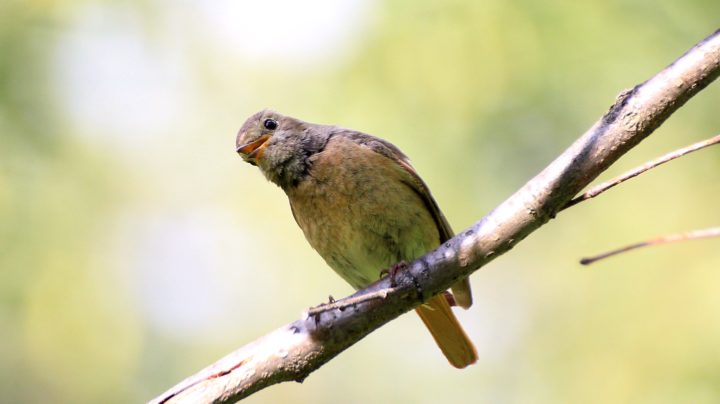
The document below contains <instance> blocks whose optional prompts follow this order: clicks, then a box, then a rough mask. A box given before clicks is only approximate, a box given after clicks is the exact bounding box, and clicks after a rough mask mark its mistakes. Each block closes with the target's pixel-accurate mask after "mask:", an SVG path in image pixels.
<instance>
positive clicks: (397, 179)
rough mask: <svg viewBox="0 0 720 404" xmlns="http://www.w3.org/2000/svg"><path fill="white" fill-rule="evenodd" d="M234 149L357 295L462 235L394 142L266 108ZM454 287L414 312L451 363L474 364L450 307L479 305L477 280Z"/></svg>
mask: <svg viewBox="0 0 720 404" xmlns="http://www.w3.org/2000/svg"><path fill="white" fill-rule="evenodd" d="M235 146H236V151H237V153H238V154H239V155H240V156H241V157H242V158H243V160H244V161H246V162H247V163H250V164H252V165H254V166H257V167H258V168H259V169H260V171H261V172H262V174H263V175H264V176H265V177H266V178H267V179H268V180H269V181H270V182H272V183H274V184H276V185H277V186H279V187H280V188H281V189H282V190H283V191H284V192H285V194H286V195H287V197H288V200H289V202H290V209H291V211H292V215H293V217H294V218H295V221H296V222H297V224H298V225H299V227H300V228H301V229H302V232H303V234H304V235H305V238H306V239H307V241H308V242H309V243H310V245H311V246H312V248H313V249H315V250H316V251H317V252H318V253H319V254H320V256H322V258H323V259H324V260H325V262H326V263H327V264H328V266H330V267H331V268H332V269H333V270H334V271H335V272H336V273H337V274H338V275H340V277H342V278H343V279H344V280H345V281H347V282H348V283H349V284H350V285H351V286H352V287H353V288H355V289H361V288H363V287H365V286H368V285H369V284H371V283H373V282H375V281H377V280H378V279H379V278H380V276H381V274H382V273H383V272H384V271H387V270H388V269H391V270H392V269H397V265H402V263H403V262H409V261H411V260H413V259H415V258H418V257H420V256H422V255H424V254H425V253H427V252H429V251H431V250H433V249H435V248H437V247H438V246H439V245H440V244H441V243H443V242H445V241H447V240H448V239H450V238H451V237H452V236H453V231H452V229H451V228H450V224H449V223H448V221H447V219H446V218H445V216H444V215H443V213H442V212H441V210H440V208H439V207H438V204H437V202H436V201H435V199H434V198H433V197H432V195H431V193H430V190H429V188H428V186H427V185H426V184H425V182H424V181H423V180H422V179H421V178H420V176H419V175H418V174H417V172H416V171H415V169H414V168H413V167H412V165H411V164H410V160H409V159H408V157H407V156H406V155H405V154H403V152H402V151H400V149H399V148H397V147H396V146H394V145H393V144H392V143H390V142H388V141H386V140H383V139H381V138H378V137H375V136H372V135H369V134H365V133H362V132H358V131H354V130H350V129H344V128H341V127H338V126H333V125H321V124H313V123H309V122H304V121H302V120H299V119H296V118H293V117H290V116H284V115H282V114H280V113H277V112H275V111H272V110H269V109H265V110H262V111H260V112H257V113H255V114H253V115H252V116H250V117H249V118H248V119H247V120H246V121H245V123H244V124H243V125H242V127H241V128H240V130H239V131H238V134H237V138H236V145H235ZM398 263H400V264H398ZM391 274H392V271H391ZM451 290H452V295H451V294H450V293H449V292H445V293H441V294H438V295H436V296H434V297H432V298H430V299H429V300H428V301H427V302H425V303H424V304H422V305H420V306H418V307H417V308H416V309H415V311H416V312H417V314H418V315H419V316H420V318H421V320H422V321H423V323H424V324H425V326H426V327H427V328H428V329H429V331H430V333H431V335H432V337H433V338H434V340H435V342H436V344H437V345H438V346H439V347H440V350H441V351H442V353H443V354H444V355H445V357H446V358H447V360H448V361H449V362H450V364H451V365H452V366H454V367H456V368H465V367H467V366H468V365H471V364H473V363H475V362H476V361H477V351H476V349H475V346H474V345H473V343H472V341H471V340H470V338H469V337H468V336H467V334H466V333H465V331H464V330H463V328H462V326H461V325H460V323H459V321H458V319H457V317H456V316H455V314H454V313H453V312H452V310H451V304H453V305H457V306H460V307H462V308H465V309H467V308H468V307H470V305H471V304H472V293H471V290H470V282H469V280H468V279H467V278H465V279H463V280H460V281H458V282H457V283H456V284H455V285H453V286H452V287H451Z"/></svg>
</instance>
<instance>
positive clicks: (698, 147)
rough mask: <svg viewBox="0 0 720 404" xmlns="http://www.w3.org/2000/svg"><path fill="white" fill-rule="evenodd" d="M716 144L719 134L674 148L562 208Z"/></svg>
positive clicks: (583, 194)
mask: <svg viewBox="0 0 720 404" xmlns="http://www.w3.org/2000/svg"><path fill="white" fill-rule="evenodd" d="M716 144H720V135H715V136H713V137H711V138H710V139H705V140H703V141H701V142H697V143H693V144H691V145H690V146H686V147H683V148H682V149H677V150H674V151H672V152H670V153H667V154H665V155H663V156H660V157H658V158H656V159H654V160H650V161H648V162H647V163H645V164H643V165H641V166H640V167H635V168H634V169H632V170H630V171H628V172H626V173H624V174H622V175H619V176H617V177H615V178H613V179H611V180H608V181H605V182H603V183H602V184H600V185H596V186H594V187H592V188H591V189H589V190H587V191H585V192H583V193H582V194H581V195H578V196H576V197H575V198H573V199H572V200H570V202H568V203H567V204H566V205H565V206H564V207H563V209H567V208H569V207H571V206H575V205H577V204H578V203H580V202H582V201H586V200H588V199H591V198H594V197H596V196H598V195H600V194H601V193H603V192H605V191H607V190H608V189H610V188H612V187H614V186H615V185H619V184H621V183H623V182H625V181H627V180H629V179H631V178H635V177H637V176H638V175H640V174H642V173H644V172H645V171H648V170H651V169H653V168H655V167H657V166H660V165H662V164H665V163H667V162H669V161H672V160H675V159H676V158H678V157H682V156H684V155H686V154H689V153H692V152H694V151H698V150H701V149H704V148H706V147H709V146H713V145H716Z"/></svg>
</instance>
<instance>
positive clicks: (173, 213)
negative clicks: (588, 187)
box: [0, 0, 720, 403]
mask: <svg viewBox="0 0 720 404" xmlns="http://www.w3.org/2000/svg"><path fill="white" fill-rule="evenodd" d="M718 15H720V2H717V1H712V0H707V1H701V0H696V1H685V2H677V1H674V0H658V1H642V0H638V1H629V2H622V1H606V2H574V3H573V2H564V1H544V2H536V1H527V0H515V1H497V0H495V1H470V0H468V1H445V2H435V1H429V0H423V1H413V2H410V1H404V2H403V1H387V2H382V1H361V0H355V1H332V0H325V1H305V2H296V1H292V0H286V1H281V0H273V1H264V2H245V1H231V0H225V1H213V2H201V1H182V2H169V1H159V0H155V1H140V2H131V1H115V2H108V1H105V2H102V1H93V0H76V1H62V0H60V1H42V0H36V1H18V0H7V1H4V2H2V3H1V4H0V220H1V221H0V335H1V336H2V343H0V395H2V399H1V400H0V401H3V402H8V403H20V402H39V401H48V400H49V401H52V402H63V403H89V402H108V403H127V402H142V401H146V400H148V399H150V398H152V397H154V396H155V395H157V394H159V393H161V392H162V391H164V390H165V389H167V388H169V387H170V386H171V385H173V384H175V383H176V382H178V381H179V380H181V379H182V378H184V377H185V376H187V375H189V374H191V373H194V372H195V371H196V370H199V369H200V368H201V367H203V366H205V365H207V364H209V363H211V362H212V361H214V360H215V359H217V358H219V357H220V356H222V355H223V354H225V353H227V352H229V351H231V350H233V349H235V348H237V347H239V346H241V345H243V344H245V343H247V342H249V341H251V340H253V339H255V338H257V337H259V336H261V335H263V334H265V333H266V332H269V331H270V330H273V329H275V328H277V327H278V326H280V325H282V324H284V323H286V322H288V321H290V320H293V319H295V318H297V316H298V315H299V313H300V311H301V310H302V309H303V308H305V307H308V306H310V305H314V304H317V303H320V302H321V301H323V300H325V299H326V297H327V295H328V294H332V295H333V296H336V297H340V296H343V295H346V294H348V293H349V292H350V291H351V290H350V288H349V286H348V285H346V284H344V282H343V281H341V280H340V278H338V277H337V276H336V275H334V273H333V272H332V271H331V270H330V269H328V268H327V267H326V265H325V264H324V262H323V261H322V260H321V259H320V258H319V257H318V256H317V255H316V254H315V252H314V251H312V250H311V248H310V247H309V246H308V244H307V243H306V242H305V240H304V238H303V236H302V234H301V232H300V230H299V229H298V228H297V226H296V225H295V223H294V221H293V219H292V216H291V214H290V210H289V208H288V204H287V201H286V198H285V196H284V195H283V194H282V192H281V191H280V190H279V189H278V188H276V187H275V186H273V185H272V184H270V183H267V182H266V181H265V179H264V178H263V177H262V175H261V174H260V173H259V172H258V171H257V169H255V168H254V167H251V166H250V165H248V164H244V163H243V162H242V161H241V159H239V158H238V157H237V156H236V154H235V151H234V148H235V147H234V140H235V139H234V137H235V132H236V131H237V129H238V128H239V126H240V125H241V124H242V123H243V121H244V120H245V118H246V117H248V116H249V115H250V114H252V113H254V112H255V111H257V110H260V109H262V108H266V107H270V108H273V109H276V110H278V111H280V112H283V113H285V114H288V115H292V116H296V117H299V118H301V119H304V120H308V121H311V122H318V123H333V124H337V125H341V126H345V127H350V128H354V129H357V130H361V131H364V132H368V133H372V134H376V135H378V136H381V137H384V138H386V139H389V140H390V141H392V142H393V143H395V144H397V145H398V146H399V147H401V148H402V149H403V150H404V151H405V152H406V153H407V154H408V155H409V156H410V157H411V158H412V159H413V162H414V165H415V167H416V168H417V170H418V171H419V172H420V174H421V175H422V176H423V177H424V178H425V180H426V181H427V182H428V183H429V185H430V187H431V188H432V190H433V193H434V195H435V197H436V199H437V200H438V202H439V204H440V206H441V207H442V208H443V210H444V211H445V214H446V215H447V217H448V218H449V220H450V222H451V223H452V224H453V226H454V227H455V229H456V230H461V229H463V228H465V227H467V226H469V225H471V224H472V223H473V222H474V221H476V220H478V219H479V218H480V217H482V215H483V214H485V213H486V212H487V211H489V210H490V209H492V208H493V207H494V206H495V205H497V204H498V203H499V202H501V201H502V200H503V199H504V198H506V197H507V196H509V195H510V194H511V193H512V192H513V191H514V190H515V189H517V188H518V187H519V186H521V185H522V184H523V183H524V182H525V181H527V180H528V179H529V178H531V177H532V176H533V175H534V174H536V173H537V172H538V171H539V170H540V169H541V168H542V167H544V165H546V164H547V163H548V162H549V161H550V160H551V159H553V158H554V157H555V156H556V155H557V154H558V153H560V152H561V151H562V150H563V149H564V148H565V147H566V146H567V145H568V144H570V142H572V141H573V140H574V139H575V138H576V137H577V136H578V135H579V134H581V133H582V132H583V131H584V130H585V129H587V128H588V127H589V126H590V125H591V124H592V123H593V122H594V121H595V120H596V119H597V118H598V117H599V116H600V115H601V114H602V113H603V112H604V111H605V110H606V109H607V107H608V106H609V105H610V104H611V103H612V101H613V100H614V97H615V96H616V95H617V94H618V93H619V92H620V91H621V90H622V89H624V88H628V87H631V86H633V85H635V84H636V83H639V82H641V81H643V80H645V79H647V78H648V77H650V76H651V75H653V74H655V73H656V72H658V71H659V70H660V69H662V68H663V67H664V66H666V65H667V64H669V63H670V62H671V61H672V60H674V59H675V58H676V57H678V56H679V55H681V54H682V53H683V52H685V51H686V50H687V49H688V48H689V47H691V46H692V45H693V44H694V43H696V42H697V41H699V40H700V39H702V38H703V37H705V36H707V35H708V34H710V33H711V32H712V31H713V30H715V29H716V28H717V26H718V19H717V16H718ZM718 105H720V84H718V83H715V84H713V85H711V87H709V88H708V89H707V90H705V91H704V92H702V93H701V94H699V95H698V96H697V97H696V98H694V99H693V100H692V101H690V102H689V103H688V104H687V105H686V106H685V107H684V108H683V109H682V110H681V111H680V112H678V113H677V114H676V115H675V116H673V117H672V118H671V119H670V120H669V121H668V122H667V123H666V124H665V125H664V126H663V127H662V128H660V130H658V132H657V133H656V134H655V135H654V136H652V137H651V138H649V139H648V140H647V141H645V142H644V143H643V144H642V145H640V146H639V147H638V148H636V149H635V150H633V151H632V152H631V153H630V154H629V155H627V156H626V157H625V158H624V159H622V160H621V161H620V162H619V163H618V164H617V165H616V166H614V167H613V168H612V169H611V170H610V172H609V173H607V175H606V176H605V178H607V177H608V176H610V175H613V174H618V173H620V172H622V171H624V170H626V169H628V168H631V167H633V166H635V165H637V164H640V163H642V162H644V161H646V160H648V159H650V158H653V157H656V156H658V155H659V154H661V153H664V152H666V151H669V150H672V149H674V148H677V147H680V146H683V145H686V144H689V143H692V142H694V141H697V140H700V139H703V138H706V137H709V136H710V135H713V134H715V133H717V132H718V131H719V130H720V114H719V113H718ZM719 171H720V150H705V151H702V152H699V153H697V154H695V155H692V156H691V157H686V158H684V159H682V160H679V161H676V162H673V163H671V164H670V165H667V166H663V168H659V169H657V170H655V171H653V172H651V173H648V174H646V175H643V176H642V177H640V178H639V179H636V180H634V181H632V182H630V183H627V184H625V185H623V186H621V187H619V188H617V189H615V190H613V191H611V192H609V193H608V194H606V195H603V196H601V197H599V198H598V199H595V200H593V201H590V202H587V203H583V204H582V205H579V206H577V207H575V208H573V209H571V210H570V211H568V212H564V213H562V214H561V215H560V216H559V217H558V218H557V220H554V221H552V222H551V223H549V224H548V225H547V226H545V227H543V228H542V229H540V230H539V231H537V232H536V233H535V234H533V235H532V236H531V237H530V238H529V239H527V240H525V241H524V242H523V243H521V244H520V245H519V246H518V247H516V248H515V249H514V250H513V251H511V252H510V253H509V254H507V255H506V256H503V257H501V258H499V259H497V260H496V261H494V262H493V263H492V264H491V265H489V266H488V267H486V268H484V269H483V270H481V271H479V272H477V273H476V274H475V275H473V277H472V279H473V286H474V293H475V296H476V303H475V305H474V306H473V308H472V309H471V310H469V311H467V312H462V313H460V314H459V315H460V317H461V320H462V322H463V323H464V324H466V325H467V330H468V332H469V334H470V336H471V338H472V339H473V340H474V341H475V342H476V344H477V347H478V350H479V354H480V361H479V363H478V364H477V365H476V366H474V367H472V368H470V369H467V370H465V371H457V370H455V369H453V368H451V367H450V366H449V365H448V364H447V363H446V361H445V359H444V358H443V357H442V355H441V354H440V353H439V351H438V350H437V349H436V348H435V347H434V345H433V342H432V340H431V338H430V337H429V334H427V335H426V333H425V331H424V330H423V327H422V325H421V323H420V321H418V319H417V318H415V316H410V315H409V316H404V317H402V318H400V319H399V320H398V321H395V322H393V323H391V324H389V325H387V326H386V327H383V328H382V329H381V330H379V331H377V332H375V333H374V334H372V335H371V336H369V337H368V338H366V339H365V340H363V341H362V342H361V343H359V344H357V345H356V346H354V347H352V348H351V349H350V350H348V351H347V352H346V353H345V354H343V355H341V356H340V357H338V358H337V359H336V360H334V361H332V362H331V363H330V364H328V365H327V366H325V367H323V368H322V369H320V370H319V371H317V372H316V373H314V374H312V375H311V376H310V377H309V378H308V379H307V380H306V381H305V383H304V384H302V385H300V384H289V383H288V384H283V385H279V386H275V387H272V388H269V389H267V390H265V391H262V392H260V393H258V394H256V395H254V396H252V397H251V398H250V399H248V400H247V402H249V403H279V402H293V403H336V402H343V403H367V402H394V403H434V402H455V403H466V402H484V403H530V402H531V403H558V402H584V403H607V402H634V403H641V402H647V403H677V402H693V403H716V402H719V401H720V343H719V341H720V271H718V269H720V249H719V248H717V245H718V240H706V241H698V242H690V243H684V244H679V245H672V246H667V247H662V248H656V249H649V250H645V251H639V252H635V253H631V254H627V255H625V256H621V257H616V258H612V259H609V260H607V261H605V262H602V263H599V264H597V265H595V266H593V267H592V268H591V269H585V268H582V267H580V265H579V264H577V261H578V259H579V258H580V257H582V256H586V255H590V254H594V253H598V252H601V251H604V250H607V249H610V248H613V247H616V246H619V245H622V244H625V243H628V242H634V241H637V240H641V239H646V238H649V237H652V236H655V235H659V234H665V233H672V232H677V231H684V230H689V229H694V228H703V227H708V226H711V225H717V223H718V202H717V201H718V198H720V189H719V187H718V183H719V179H720V177H719V176H718V172H719Z"/></svg>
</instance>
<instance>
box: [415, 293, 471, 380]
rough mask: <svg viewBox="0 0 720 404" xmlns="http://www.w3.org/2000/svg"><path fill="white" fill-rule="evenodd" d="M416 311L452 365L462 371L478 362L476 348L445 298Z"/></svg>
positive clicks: (433, 301) (422, 306)
mask: <svg viewBox="0 0 720 404" xmlns="http://www.w3.org/2000/svg"><path fill="white" fill-rule="evenodd" d="M415 311H416V312H417V314H418V315H419V316H420V318H421V319H422V321H423V323H425V326H426V327H427V328H428V330H430V333H431V334H432V336H433V338H434V339H435V342H436V343H437V345H438V346H439V347H440V350H441V351H442V353H443V354H444V355H445V357H446V358H447V359H448V361H449V362H450V364H451V365H453V366H455V367H456V368H460V369H461V368H464V367H466V366H468V365H472V364H473V363H475V362H476V361H477V351H475V346H474V345H473V343H472V342H471V341H470V339H469V338H468V336H467V335H466V334H465V331H464V330H463V329H462V326H461V325H460V323H459V322H458V319H457V317H455V314H453V312H452V310H451V309H450V305H449V304H448V302H447V300H446V299H445V296H443V295H442V294H440V295H437V296H435V297H433V298H432V299H430V300H428V301H427V302H426V303H425V304H423V305H421V306H419V307H418V308H416V309H415Z"/></svg>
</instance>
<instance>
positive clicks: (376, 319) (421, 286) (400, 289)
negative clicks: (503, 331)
mask: <svg viewBox="0 0 720 404" xmlns="http://www.w3.org/2000/svg"><path fill="white" fill-rule="evenodd" d="M718 75H720V30H718V31H716V32H715V33H713V34H712V35H710V36H709V37H707V38H706V39H704V40H703V41H702V42H700V43H698V44H697V45H696V46H695V47H693V48H692V49H690V50H689V51H688V52H687V53H685V54H684V55H683V56H681V57H680V58H678V59H677V60H676V61H675V62H673V63H672V64H671V65H670V66H668V67H667V68H665V69H664V70H662V71H661V72H660V73H658V74H657V75H655V76H654V77H652V78H651V79H649V80H648V81H646V82H644V83H642V84H640V85H637V86H636V87H634V88H632V89H630V90H626V91H623V92H622V93H621V94H620V95H619V96H618V97H617V99H616V100H615V103H614V104H613V105H612V106H611V107H610V109H609V110H608V111H607V112H606V113H605V114H604V115H603V116H602V118H600V120H599V121H598V122H596V123H595V124H594V125H593V126H592V127H591V128H590V129H589V130H588V131H587V132H585V134H583V135H582V136H581V137H580V138H579V139H578V140H576V141H575V143H573V144H572V145H571V146H570V147H569V148H568V149H567V150H565V151H564V152H563V153H562V154H561V155H560V156H559V157H557V158H556V159H555V161H553V162H552V163H550V165H549V166H547V167H546V168H545V169H544V170H543V171H542V172H541V173H540V174H538V175H537V176H536V177H535V178H533V179H532V180H530V181H529V182H528V183H527V184H525V185H524V186H523V187H522V188H521V189H520V190H518V191H517V192H516V193H515V194H513V195H512V196H511V197H510V198H508V199H507V200H506V201H505V202H503V203H502V204H501V205H499V206H498V207H497V208H495V209H494V210H493V211H492V212H490V213H489V214H488V215H487V216H485V217H484V218H483V219H482V220H480V221H479V222H477V223H475V224H474V225H473V226H472V227H470V228H468V229H466V230H464V231H462V232H460V233H459V234H458V235H457V236H455V237H454V238H452V239H451V240H449V241H448V242H446V243H445V244H443V245H442V246H440V247H439V248H438V249H436V250H434V251H431V252H430V253H428V254H426V255H425V256H423V257H421V258H419V259H417V260H415V261H413V262H411V263H409V264H408V268H407V270H406V271H403V272H401V273H399V274H398V276H397V277H396V283H397V284H396V285H395V286H394V287H391V285H390V282H389V280H388V279H383V280H380V281H378V282H376V283H374V284H372V285H370V286H369V287H367V288H365V289H363V290H360V291H358V292H357V293H355V294H353V295H352V296H350V297H348V298H346V299H342V300H339V301H337V302H334V303H332V304H331V305H328V306H327V307H322V306H321V307H319V308H314V309H312V312H309V311H306V312H305V313H304V314H303V316H302V318H300V319H298V320H296V321H294V322H292V323H290V324H287V325H285V326H283V327H281V328H279V329H278V330H276V331H274V332H272V333H270V334H268V335H266V336H264V337H262V338H260V339H258V340H256V341H255V342H252V343H251V344H249V345H247V346H245V347H242V348H240V349H238V350H237V351H235V352H233V353H230V354H229V355H227V356H226V357H224V358H222V359H220V360H219V361H218V362H216V363H214V364H212V365H210V366H208V367H207V368H205V369H203V370H202V371H200V372H199V373H197V374H195V375H193V376H190V377H189V378H187V379H186V380H184V381H182V382H180V383H179V384H178V385H176V386H175V387H173V388H171V389H170V390H168V391H167V392H166V393H164V394H162V395H160V396H159V397H157V398H155V399H154V400H152V403H170V402H172V403H190V402H192V403H226V402H234V401H237V400H240V399H242V398H244V397H247V396H249V395H250V394H252V393H254V392H256V391H258V390H261V389H263V388H265V387H268V386H270V385H273V384H275V383H279V382H283V381H293V380H294V381H298V382H299V381H302V380H303V379H304V378H305V377H307V376H308V375H309V374H310V373H311V372H313V371H314V370H315V369H317V368H319V367H320V366H322V365H323V364H325V363H326V362H328V361H329V360H331V359H332V358H333V357H335V356H336V355H338V354H339V353H340V352H342V351H344V350H345V349H347V348H348V347H350V346H351V345H353V344H355V343H356V342H358V341H359V340H361V339H362V338H363V337H365V336H366V335H368V334H369V333H370V332H372V331H373V330H375V329H377V328H378V327H380V326H382V325H383V324H385V323H387V322H389V321H391V320H393V319H394V318H396V317H398V316H399V315H401V314H403V313H405V312H407V311H410V310H411V309H413V308H414V307H416V306H417V305H419V304H421V303H422V302H423V301H425V300H427V299H428V298H430V297H431V296H433V295H435V294H437V293H440V292H442V291H444V290H446V289H448V288H449V287H450V285H452V284H454V283H455V282H456V281H457V280H458V279H461V278H462V277H465V276H468V275H470V274H471V273H472V272H474V271H476V270H477V269H479V268H481V267H482V266H484V265H485V264H487V263H488V262H490V261H492V260H493V259H495V258H496V257H498V256H500V255H502V254H504V253H505V252H507V251H509V250H510V249H511V248H513V247H514V246H515V245H516V244H517V243H518V242H520V241H521V240H522V239H524V238H525V237H526V236H527V235H529V234H530V233H532V232H533V231H534V230H536V229H538V228H539V227H540V226H542V225H543V224H545V223H547V222H548V221H549V220H550V219H552V218H554V217H555V215H556V214H557V213H558V212H559V211H560V210H561V209H562V207H563V206H565V205H566V204H567V203H568V201H570V200H571V198H572V197H573V196H574V195H576V194H578V193H579V192H580V191H581V190H582V189H583V188H585V187H586V186H587V185H588V184H589V183H590V182H591V181H592V180H593V179H595V178H596V177H597V176H598V175H599V174H600V173H602V172H603V171H604V170H605V169H607V168H608V167H609V166H610V165H611V164H613V163H614V162H615V161H616V160H617V159H619V158H620V157H621V156H622V155H623V154H625V153H626V152H627V151H629V150H630V149H631V148H633V147H634V146H636V145H637V144H638V143H640V141H642V140H643V139H645V138H646V137H647V136H649V135H650V134H651V133H652V132H653V131H654V130H655V129H656V128H657V127H659V126H660V125H661V124H662V123H663V122H664V121H665V120H666V119H667V118H668V117H669V116H670V115H671V114H672V113H673V112H674V111H676V110H677V109H678V108H680V107H681V106H682V105H683V104H684V103H685V102H686V101H687V100H689V99H690V98H691V97H692V96H694V95H695V94H697V93H698V92H699V91H700V90H702V89H703V88H705V87H706V86H707V85H708V84H709V83H711V82H712V81H713V80H714V79H715V78H717V76H718Z"/></svg>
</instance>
